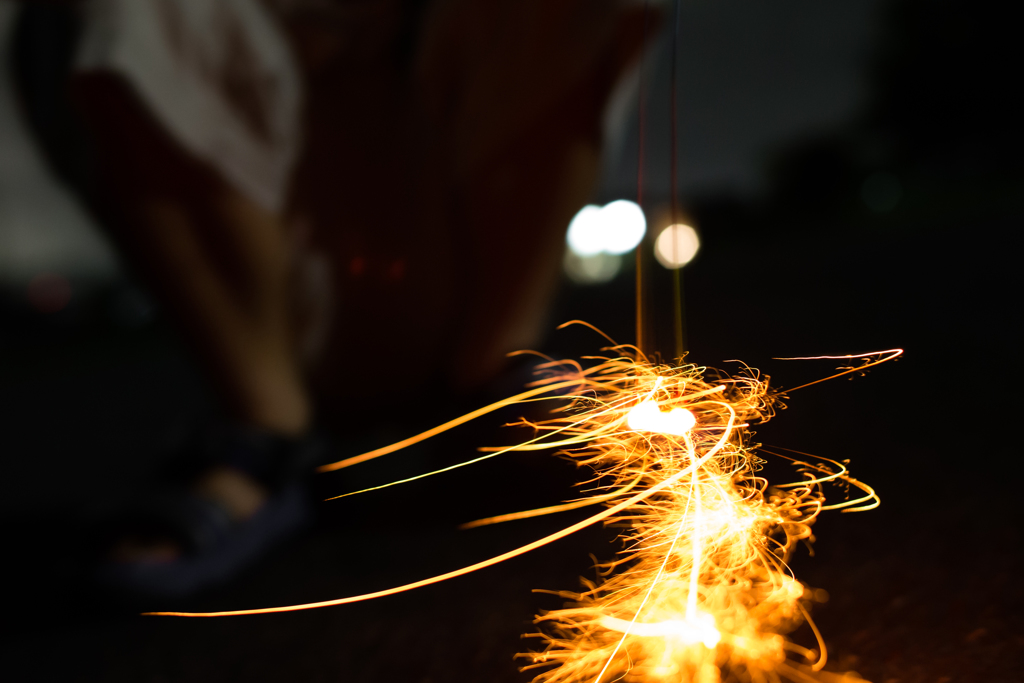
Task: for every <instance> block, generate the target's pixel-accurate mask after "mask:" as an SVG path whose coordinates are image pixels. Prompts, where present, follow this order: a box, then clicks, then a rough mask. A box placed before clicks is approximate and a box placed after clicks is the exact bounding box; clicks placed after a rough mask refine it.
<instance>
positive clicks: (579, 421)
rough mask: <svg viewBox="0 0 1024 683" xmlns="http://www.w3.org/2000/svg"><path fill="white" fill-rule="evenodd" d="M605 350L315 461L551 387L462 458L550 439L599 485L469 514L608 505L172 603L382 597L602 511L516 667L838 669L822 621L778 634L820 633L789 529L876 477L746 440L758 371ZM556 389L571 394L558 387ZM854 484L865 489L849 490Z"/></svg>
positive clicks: (865, 363) (755, 412) (577, 674)
mask: <svg viewBox="0 0 1024 683" xmlns="http://www.w3.org/2000/svg"><path fill="white" fill-rule="evenodd" d="M608 350H609V351H611V355H610V356H608V357H599V358H593V359H591V360H593V361H594V365H592V366H590V367H588V368H586V369H584V368H583V367H582V366H580V365H579V364H578V363H576V362H575V361H550V362H548V363H546V364H545V365H543V366H542V369H541V371H542V372H544V373H547V377H546V378H545V379H542V380H540V381H538V382H536V383H535V385H536V386H534V387H533V388H531V389H530V390H528V391H526V392H524V393H522V394H519V395H518V396H514V397H512V398H509V399H506V400H504V401H499V402H498V403H495V404H492V405H491V406H487V407H485V408H482V409H480V410H477V411H474V412H473V413H470V414H469V415H466V416H464V417H462V418H457V419H455V420H452V421H451V422H449V423H446V424H444V425H441V426H439V427H436V428H434V429H432V430H429V431H427V432H424V433H423V434H421V435H419V436H416V437H413V438H411V439H406V440H405V441H402V442H400V443H397V444H394V445H393V446H388V447H385V448H381V449H378V450H376V451H372V452H370V453H366V454H364V455H361V456H357V457H355V458H350V459H348V460H345V461H341V462H339V463H335V464H333V465H329V466H326V467H325V468H322V469H325V470H332V469H339V468H341V467H347V466H349V465H353V464H356V463H359V462H363V461H365V460H368V459H371V458H375V457H379V456H381V455H385V454H387V453H391V452H394V451H396V450H399V449H401V448H404V447H406V446H409V445H412V444H413V443H417V442H419V441H422V440H424V439H426V438H429V437H431V436H434V435H435V434H438V433H440V432H442V431H445V430H447V429H450V428H452V427H454V426H457V425H459V424H462V423H464V422H467V421H469V420H471V419H474V418H476V417H479V416H480V415H483V414H486V413H488V412H492V411H494V410H497V409H498V408H501V407H503V406H507V405H510V404H513V403H517V402H521V401H526V400H539V399H543V400H552V401H558V402H559V405H558V407H557V408H556V409H555V411H554V412H553V417H552V418H550V419H547V420H543V421H540V422H536V423H534V422H529V421H526V420H523V421H521V423H520V424H523V425H526V426H529V427H532V428H533V429H534V430H535V434H536V436H535V437H534V438H533V439H530V440H529V441H526V442H524V443H521V444H517V445H515V446H511V447H506V448H485V449H481V450H483V451H485V452H486V453H487V454H486V455H484V456H482V457H480V458H476V459H474V460H471V461H468V462H467V463H463V465H465V464H470V463H472V462H478V461H480V460H482V459H485V458H490V457H495V456H497V455H500V454H502V453H508V452H511V451H535V450H544V449H552V448H555V449H559V451H558V452H559V453H561V454H564V455H568V456H570V457H572V458H574V459H575V460H576V461H577V462H578V464H579V465H580V466H583V467H587V468H590V469H591V470H592V471H593V475H594V476H593V477H592V478H591V479H590V482H589V483H590V485H591V487H592V488H593V490H595V491H597V493H595V494H594V495H592V496H590V497H588V498H585V499H583V500H580V501H575V502H571V503H566V504H563V505H558V506H554V507H550V508H544V509H540V510H528V511H524V512H518V513H512V514H507V515H501V516H498V517H491V518H487V519H483V520H477V521H476V522H472V523H470V524H468V525H466V526H481V525H485V524H493V523H498V522H505V521H509V520H513V519H522V518H525V517H533V516H537V515H542V514H550V513H555V512H561V511H564V510H570V509H576V508H581V507H585V506H587V505H593V504H602V505H604V506H605V508H606V509H604V510H603V511H601V512H599V513H597V514H595V515H593V516H591V517H589V518H587V519H585V520H583V521H581V522H578V523H576V524H573V525H571V526H569V527H566V528H564V529H562V530H560V531H558V532H556V533H554V534H551V535H550V536H547V537H545V538H542V539H539V540H538V541H535V542H533V543H530V544H528V545H526V546H523V547H521V548H517V549H515V550H512V551H510V552H507V553H505V554H503V555H500V556H497V557H493V558H490V559H488V560H485V561H483V562H480V563H477V564H475V565H471V566H468V567H463V568H461V569H457V570H454V571H452V572H448V573H446V574H442V575H439V576H435V577H431V578H428V579H424V580H421V581H417V582H415V583H411V584H407V585H404V586H398V587H396V588H392V589H389V590H384V591H379V592H376V593H370V594H366V595H357V596H352V597H348V598H341V599H337V600H328V601H324V602H319V603H310V604H305V605H293V606H288V607H275V608H268V609H257V610H241V611H234V612H219V613H205V614H194V613H187V614H186V613H169V614H177V615H179V616H221V615H232V614H254V613H262V612H281V611H291V610H299V609H311V608H314V607H324V606H328V605H339V604H345V603H349V602H357V601H362V600H368V599H372V598H378V597H384V596H386V595H392V594H395V593H399V592H403V591H407V590H411V589H413V588H418V587H421V586H426V585H429V584H432V583H437V582H439V581H444V580H446V579H450V578H454V577H456V576H460V575H464V574H466V573H469V572H472V571H476V570H477V569H482V568H484V567H488V566H491V565H494V564H496V563H498V562H502V561H504V560H507V559H510V558H512V557H516V556H518V555H522V554H523V553H526V552H529V551H530V550H533V549H535V548H537V547H540V546H542V545H544V544H547V543H550V542H552V541H555V540H558V539H560V538H564V537H565V536H567V535H569V534H571V533H574V532H575V531H578V530H580V529H583V528H585V527H587V526H589V525H592V524H595V523H598V522H604V523H610V524H615V525H616V526H620V527H624V528H626V529H627V530H628V531H627V532H625V533H624V534H623V537H622V538H623V539H624V541H625V548H624V550H622V551H621V553H620V555H619V557H618V558H617V559H615V560H614V561H612V562H609V563H607V564H605V565H601V566H600V567H599V569H600V572H599V574H600V577H601V579H600V581H599V582H596V583H595V582H585V584H586V585H585V590H584V591H582V592H580V593H568V592H561V593H558V594H559V595H561V596H563V597H565V598H567V599H569V600H570V601H571V603H570V604H569V605H568V606H566V607H565V608H563V609H559V610H555V611H552V612H548V613H545V614H542V615H541V616H539V617H538V618H537V623H538V624H540V626H541V630H542V632H541V633H538V634H534V637H536V638H539V639H541V641H542V643H543V649H542V651H540V652H535V653H527V654H524V655H520V656H521V657H525V658H528V659H529V660H530V661H529V664H528V665H527V666H526V667H525V668H528V669H529V668H540V669H541V671H540V673H539V674H538V675H537V677H536V678H535V679H534V680H535V681H536V682H537V683H577V682H579V683H582V682H583V681H586V682H588V683H600V682H601V681H608V682H610V681H619V680H622V681H663V680H671V681H696V682H700V683H711V682H714V681H719V680H722V678H736V679H738V680H750V681H777V680H779V679H780V678H788V679H791V680H795V681H803V680H808V678H810V677H812V676H813V677H815V678H817V679H822V678H826V679H829V678H830V679H833V680H836V679H839V678H845V677H837V676H833V675H831V674H825V673H823V672H821V669H822V667H823V666H824V665H825V659H826V656H825V648H824V643H823V642H821V638H820V636H818V641H819V647H818V649H817V650H808V649H806V648H803V647H801V646H799V645H797V644H794V643H791V642H789V641H787V640H786V639H785V634H787V633H789V632H791V631H792V630H793V629H795V628H796V627H797V626H798V625H800V624H801V623H803V622H805V621H807V622H808V623H810V625H811V627H812V629H814V632H815V634H816V635H817V629H816V628H815V627H814V624H813V622H810V620H809V617H808V615H807V609H806V608H807V603H808V602H809V591H805V589H804V587H803V585H802V584H800V582H798V581H797V580H796V579H795V578H794V577H793V576H792V574H791V572H790V571H789V569H788V567H787V565H786V562H787V559H788V558H789V555H790V553H791V552H792V550H793V549H794V547H795V546H796V544H797V543H798V542H800V541H804V542H810V541H811V540H812V536H811V530H810V527H811V524H812V523H813V521H814V520H815V518H816V517H817V515H818V514H819V513H820V512H821V511H823V510H828V509H842V510H846V511H855V510H867V509H871V508H873V507H875V506H876V505H877V504H878V498H877V496H876V495H875V493H874V492H873V491H872V490H871V488H870V487H868V486H867V485H865V484H862V483H861V482H858V481H857V480H856V479H853V478H852V477H850V476H849V475H848V474H847V470H846V468H845V467H844V466H843V465H842V464H841V463H838V462H835V461H833V460H829V459H826V458H820V457H816V456H811V455H808V454H799V455H800V456H801V457H800V458H799V459H797V458H794V457H791V456H787V455H783V454H781V453H775V452H771V451H768V450H766V449H764V448H762V447H760V446H759V445H758V444H754V443H752V442H751V437H752V432H751V431H750V425H752V424H756V423H760V422H764V421H766V420H768V419H769V418H770V417H771V416H772V415H773V410H774V408H775V407H776V406H777V405H778V397H779V395H780V394H779V393H778V392H775V393H773V392H771V391H769V388H768V380H767V378H764V379H762V378H761V377H760V376H759V375H758V374H757V373H756V372H755V371H753V370H750V369H749V368H745V369H744V371H743V372H741V373H739V374H737V375H735V376H728V375H725V374H723V373H720V372H716V371H711V370H708V369H706V368H701V367H698V366H695V365H690V364H681V365H674V366H673V365H661V364H655V363H651V362H649V361H648V360H647V359H646V358H645V357H644V356H643V355H642V354H640V353H639V351H637V350H636V349H635V348H633V347H625V346H613V347H610V348H609V349H608ZM901 353H902V351H900V350H898V349H897V350H893V351H887V352H882V353H877V354H865V355H862V356H844V357H842V358H844V359H847V360H849V361H850V362H851V363H854V364H851V365H849V366H848V367H844V368H841V369H840V372H838V373H837V374H836V375H833V377H838V376H841V375H846V374H850V373H855V372H860V371H863V370H864V369H866V368H868V367H871V366H873V365H877V364H878V363H882V362H885V361H887V360H890V359H892V358H895V357H896V356H898V355H900V354H901ZM819 381H824V380H819ZM815 383H817V382H813V383H812V384H815ZM804 386H808V385H804ZM797 388H802V387H797ZM567 389H572V391H571V393H570V394H568V395H559V394H558V393H556V392H563V391H566V390H567ZM791 391H792V390H791ZM545 394H548V395H547V396H545ZM794 453H795V452H794ZM761 455H770V456H774V457H779V458H783V459H785V460H788V461H790V462H791V463H792V464H793V465H794V466H795V468H796V470H797V471H798V472H799V475H800V476H799V480H798V481H794V482H790V483H783V484H775V485H772V486H769V484H768V482H767V481H766V480H765V479H764V478H763V477H761V476H759V474H758V473H759V471H760V469H761V465H762V463H763V462H764V461H763V460H762V459H761V457H760V456H761ZM460 466H462V465H457V466H456V467H460ZM450 469H452V468H445V470H439V471H438V472H441V471H447V470H450ZM438 472H431V473H427V474H424V475H420V477H415V478H422V477H425V476H430V475H431V474H436V473H438ZM404 481H408V480H404ZM398 483H402V482H393V483H392V484H386V485H385V486H391V485H395V484H398ZM829 483H832V484H839V485H840V488H841V489H842V490H843V491H844V492H846V493H847V495H846V496H845V497H846V498H847V499H846V500H844V501H842V502H839V503H835V504H832V505H826V504H825V493H824V487H825V485H826V484H829ZM375 488H383V487H375ZM853 489H857V490H859V491H860V492H861V494H862V495H859V496H858V497H855V498H853V499H849V495H848V492H849V491H850V490H853ZM357 493H359V492H357Z"/></svg>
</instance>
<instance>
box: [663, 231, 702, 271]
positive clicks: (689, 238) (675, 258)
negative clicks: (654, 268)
mask: <svg viewBox="0 0 1024 683" xmlns="http://www.w3.org/2000/svg"><path fill="white" fill-rule="evenodd" d="M698 249H700V239H699V238H698V237H697V231H696V230H694V229H693V228H691V227H690V226H689V225H685V224H683V223H678V224H676V225H670V226H668V227H667V228H665V229H664V230H662V231H661V234H660V235H658V239H657V241H655V243H654V256H655V258H657V259H658V263H660V264H661V265H663V266H665V267H666V268H668V269H674V268H682V267H683V266H685V265H686V264H687V263H689V262H690V261H692V260H693V257H694V256H696V255H697V250H698Z"/></svg>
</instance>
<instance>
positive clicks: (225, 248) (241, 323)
mask: <svg viewBox="0 0 1024 683" xmlns="http://www.w3.org/2000/svg"><path fill="white" fill-rule="evenodd" d="M76 80H77V82H76V84H75V85H76V87H75V92H76V99H77V102H78V104H79V106H80V108H81V110H82V112H83V114H84V116H85V119H86V121H87V123H88V126H89V129H90V131H91V133H92V135H93V138H94V149H95V150H96V153H97V156H98V163H99V173H98V178H97V181H98V186H97V187H96V195H97V202H96V204H97V208H98V210H99V212H100V213H101V215H102V217H103V219H104V223H105V224H106V225H107V226H108V227H109V228H110V230H111V232H112V233H113V235H114V236H115V238H116V240H117V242H118V244H119V246H120V247H121V249H122V250H123V252H124V253H125V255H126V256H127V258H128V262H129V265H130V266H132V267H133V269H134V270H135V271H136V272H137V274H138V275H140V276H141V277H143V278H145V279H146V280H147V283H148V284H149V285H150V286H151V287H152V288H153V290H154V291H155V292H156V294H157V296H158V297H159V299H160V301H161V303H162V304H164V306H165V307H166V309H167V310H168V312H169V314H170V315H171V316H172V317H173V319H174V322H175V323H176V324H177V326H178V327H179V328H180V329H181V330H182V331H183V332H184V334H185V337H186V339H187V341H188V343H189V344H190V346H191V347H192V349H193V350H194V352H195V353H196V355H197V357H198V358H199V359H200V361H201V362H202V363H203V366H204V369H205V370H206V372H207V375H208V376H209V377H210V378H212V380H213V382H214V386H215V388H216V389H217V391H218V393H219V394H220V396H221V398H222V399H223V400H224V403H225V407H226V409H227V410H228V412H229V415H230V416H231V417H232V418H233V419H236V420H238V421H240V422H242V423H245V424H250V425H254V426H258V427H262V428H265V429H268V430H271V431H275V432H280V433H283V434H301V433H302V432H304V431H305V430H306V429H307V428H308V426H309V421H310V413H311V406H310V400H309V397H308V395H307V393H306V391H305V388H304V385H303V380H302V374H301V370H300V365H299V360H298V357H297V356H298V354H297V353H296V350H295V347H296V344H295V339H294V330H293V324H292V323H293V321H292V317H291V311H290V305H289V303H290V297H291V295H290V287H289V285H290V281H291V276H292V273H291V266H292V256H291V255H292V249H291V248H290V245H289V241H288V239H287V235H286V234H285V231H284V228H283V226H282V222H281V220H280V219H279V217H278V216H275V215H273V214H271V213H270V212H268V211H266V210H265V209H263V208H261V207H259V206H258V205H256V204H255V203H254V202H252V201H251V200H249V199H247V198H246V197H245V196H243V195H242V194H241V193H240V192H238V191H237V190H235V189H234V188H233V187H231V186H230V185H229V184H228V183H226V182H224V181H223V180H222V179H221V178H220V177H219V176H218V175H217V173H216V172H214V171H213V170H212V169H211V168H210V167H209V166H208V165H207V164H205V163H203V162H202V161H200V160H198V159H195V158H193V157H191V156H190V155H189V154H188V153H187V152H186V151H185V150H184V149H183V148H181V147H180V146H179V145H177V144H176V143H175V142H174V141H173V140H172V139H171V138H170V137H169V136H168V134H167V133H166V132H165V131H164V130H163V129H162V128H161V127H160V125H159V124H158V123H157V122H155V121H154V120H153V119H152V117H151V115H150V114H149V113H148V111H147V110H146V109H145V107H144V106H143V105H142V104H141V103H140V102H139V100H138V98H137V96H136V95H135V94H134V93H133V92H132V90H131V89H130V87H129V86H128V85H127V84H126V83H124V82H123V81H121V80H120V79H119V78H118V77H116V76H112V75H90V76H79V77H77V79H76Z"/></svg>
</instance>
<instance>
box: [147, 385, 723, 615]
mask: <svg viewBox="0 0 1024 683" xmlns="http://www.w3.org/2000/svg"><path fill="white" fill-rule="evenodd" d="M721 405H723V406H725V407H726V408H727V409H728V410H729V412H730V417H729V423H728V425H727V429H725V430H724V431H723V433H722V436H721V438H719V440H718V442H717V443H716V444H715V445H714V447H712V448H711V449H710V450H709V451H708V452H707V453H705V454H704V455H703V456H702V457H701V458H700V460H697V461H696V462H694V463H693V464H692V465H690V466H689V467H686V468H684V469H682V470H680V471H679V472H676V473H675V474H674V475H672V476H671V477H668V478H667V479H664V480H663V481H661V482H659V483H657V484H655V485H653V486H651V487H650V488H649V489H647V490H645V491H641V492H640V493H638V494H636V495H635V496H633V497H632V498H628V499H626V500H624V501H622V502H621V503H619V504H617V505H614V506H612V507H610V508H608V509H607V510H604V511H602V512H599V513H597V514H596V515H594V516H592V517H588V518H587V519H584V520H583V521H581V522H577V523H576V524H573V525H572V526H568V527H566V528H564V529H562V530H560V531H556V532H555V533H553V534H550V535H548V536H545V537H544V538H541V539H538V540H536V541H533V542H532V543H528V544H526V545H524V546H521V547H519V548H516V549H515V550H510V551H508V552H507V553H503V554H501V555H497V556H495V557H492V558H490V559H488V560H484V561H483V562H477V563H476V564H472V565H469V566H468V567H462V568H461V569H456V570H455V571H451V572H448V573H446V574H439V575H437V576H432V577H430V578H428V579H421V580H419V581H414V582H413V583H407V584H405V585H403V586H396V587H395V588H388V589H387V590H382V591H376V592H374V593H364V594H363V595H353V596H352V597H348V598H338V599H336V600H324V601H321V602H309V603H304V604H301V605H286V606H284V607H265V608H261V609H244V610H229V611H225V612H144V613H143V614H144V615H148V616H165V617H227V616H242V615H246V614H272V613H277V612H297V611H299V610H307V609H316V608H318V607H330V606H332V605H347V604H349V603H353V602H362V601H364V600H373V599H375V598H383V597H385V596H388V595H396V594H398V593H404V592H406V591H411V590H414V589H416V588H422V587H423V586H429V585H431V584H434V583H440V582H442V581H447V580H448V579H454V578H455V577H458V576H465V575H466V574H470V573H472V572H475V571H478V570H480V569H485V568H486V567H491V566H493V565H496V564H499V563H501V562H504V561H505V560H511V559H512V558H514V557H518V556H519V555H523V554H524V553H528V552H530V551H531V550H536V549H537V548H540V547H542V546H545V545H547V544H549V543H552V542H554V541H558V540H560V539H563V538H565V537H566V536H569V535H571V534H574V533H576V532H577V531H580V530H581V529H586V528H587V527H588V526H591V525H593V524H597V523H598V522H601V521H603V520H605V519H608V518H609V517H611V516H612V515H615V514H617V513H619V512H622V511H623V510H625V509H627V508H629V507H632V506H633V505H636V504H637V503H639V502H641V501H643V500H646V499H647V498H650V497H651V496H652V495H654V494H655V493H657V492H658V491H661V490H663V489H666V488H668V487H670V486H672V485H673V484H675V483H676V482H677V481H679V480H680V479H682V478H683V477H685V476H687V475H688V474H690V473H691V472H693V471H695V470H696V469H697V468H699V467H700V466H701V465H703V464H704V463H705V462H707V461H708V460H710V459H711V458H713V457H714V456H715V454H716V453H718V451H720V450H721V449H722V448H724V447H725V445H726V443H728V438H729V432H730V429H731V427H732V425H733V424H734V423H735V420H736V414H735V412H734V411H733V409H732V406H729V405H728V404H724V403H723V404H721Z"/></svg>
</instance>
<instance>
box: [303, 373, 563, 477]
mask: <svg viewBox="0 0 1024 683" xmlns="http://www.w3.org/2000/svg"><path fill="white" fill-rule="evenodd" d="M579 384H581V380H580V379H573V380H569V381H566V382H558V383H556V384H549V385H547V386H543V387H538V388H536V389H530V390H529V391H524V392H523V393H521V394H517V395H515V396H512V397H511V398H506V399H502V400H501V401H495V402H494V403H492V404H490V405H489V406H484V407H483V408H479V409H478V410H474V411H473V412H471V413H466V414H465V415H463V416H461V417H457V418H455V419H454V420H449V421H448V422H445V423H444V424H442V425H438V426H437V427H433V428H432V429H428V430H427V431H425V432H421V433H420V434H417V435H416V436H410V437H409V438H408V439H404V440H402V441H399V442H397V443H393V444H391V445H390V446H384V447H383V448H378V449H376V450H372V451H368V452H366V453H363V454H361V455H354V456H352V457H351V458H346V459H344V460H339V461H338V462H332V463H330V464H328V465H321V466H320V467H318V468H316V471H317V472H334V471H335V470H340V469H343V468H345V467H351V466H352V465H358V464H359V463H361V462H366V461H367V460H373V459H374V458H379V457H380V456H382V455H387V454H389V453H394V452H395V451H400V450H402V449H403V448H408V447H409V446H412V445H414V444H418V443H420V442H421V441H426V440H427V439H429V438H430V437H432V436H437V435H438V434H441V433H442V432H446V431H448V430H449V429H452V428H453V427H458V426H459V425H462V424H466V423H467V422H471V421H473V420H475V419H476V418H478V417H480V416H482V415H486V414H488V413H493V412H494V411H495V410H499V409H501V408H504V407H505V406H510V405H513V404H515V403H518V402H520V401H522V400H523V399H526V398H530V397H532V396H539V395H541V394H546V393H549V392H551V391H556V390H558V389H567V388H568V387H573V386H577V385H579ZM369 490H373V489H369ZM349 495H351V494H349ZM339 497H340V496H339Z"/></svg>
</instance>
